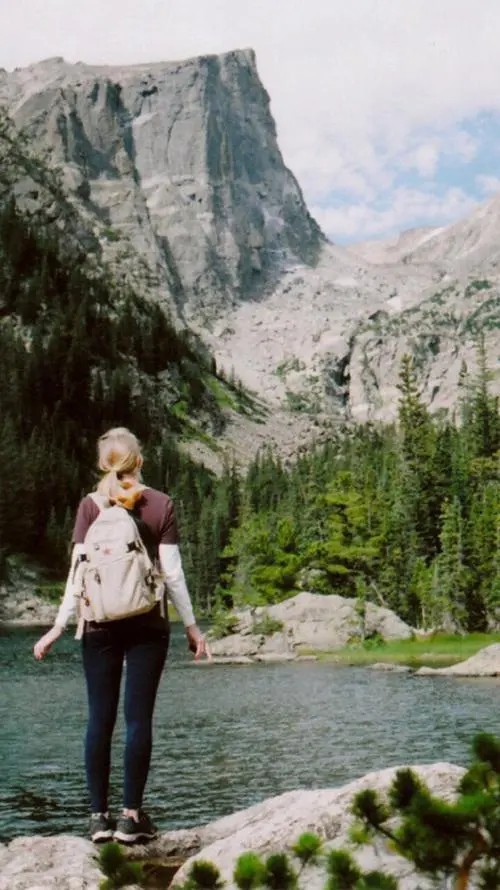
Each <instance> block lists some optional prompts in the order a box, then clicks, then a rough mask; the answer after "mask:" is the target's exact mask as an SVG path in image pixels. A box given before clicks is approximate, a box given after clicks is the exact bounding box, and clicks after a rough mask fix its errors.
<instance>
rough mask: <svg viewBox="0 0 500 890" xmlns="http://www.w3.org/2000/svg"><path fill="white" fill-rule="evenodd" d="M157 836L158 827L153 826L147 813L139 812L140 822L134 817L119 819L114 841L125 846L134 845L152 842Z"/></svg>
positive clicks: (121, 817)
mask: <svg viewBox="0 0 500 890" xmlns="http://www.w3.org/2000/svg"><path fill="white" fill-rule="evenodd" d="M157 834H158V829H157V827H156V825H153V823H152V821H151V819H150V818H149V816H147V815H146V813H144V812H143V811H142V810H139V821H138V822H136V821H135V819H133V818H132V816H120V817H119V819H118V822H117V823H116V830H115V833H114V839H115V841H121V842H122V843H124V844H134V843H136V842H137V841H151V840H153V838H155V837H156V836H157Z"/></svg>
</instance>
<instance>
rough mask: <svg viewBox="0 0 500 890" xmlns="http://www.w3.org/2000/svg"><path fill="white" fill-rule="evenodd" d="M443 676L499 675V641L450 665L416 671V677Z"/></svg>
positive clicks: (422, 668)
mask: <svg viewBox="0 0 500 890" xmlns="http://www.w3.org/2000/svg"><path fill="white" fill-rule="evenodd" d="M430 675H432V676H434V675H437V676H443V677H500V643H492V644H491V646H485V647H484V649H480V650H479V652H476V654H475V655H471V657H470V658H467V659H466V660H465V661H461V662H459V664H453V665H450V667H442V668H432V667H421V668H419V670H418V671H416V676H417V677H426V676H430Z"/></svg>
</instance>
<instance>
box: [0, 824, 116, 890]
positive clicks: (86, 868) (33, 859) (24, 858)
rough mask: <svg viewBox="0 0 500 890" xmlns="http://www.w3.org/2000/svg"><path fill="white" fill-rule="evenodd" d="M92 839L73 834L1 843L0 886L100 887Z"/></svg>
mask: <svg viewBox="0 0 500 890" xmlns="http://www.w3.org/2000/svg"><path fill="white" fill-rule="evenodd" d="M94 856H95V848H94V847H93V845H92V844H91V843H90V841H85V840H83V838H79V837H72V836H70V835H68V836H65V835H56V836H55V837H18V838H16V839H15V840H13V841H11V843H10V844H8V845H5V846H3V845H2V846H1V847H0V890H42V888H43V890H45V888H47V890H48V888H54V887H57V888H58V890H83V888H87V890H98V887H99V883H100V881H101V880H102V873H101V872H100V871H99V869H98V868H97V865H96V862H95V860H94Z"/></svg>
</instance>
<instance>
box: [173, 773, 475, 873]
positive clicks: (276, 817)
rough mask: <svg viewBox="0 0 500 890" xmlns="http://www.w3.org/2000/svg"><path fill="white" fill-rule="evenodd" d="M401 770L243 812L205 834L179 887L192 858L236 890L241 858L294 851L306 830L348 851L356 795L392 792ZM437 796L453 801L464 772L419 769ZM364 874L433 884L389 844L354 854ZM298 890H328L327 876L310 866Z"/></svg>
mask: <svg viewBox="0 0 500 890" xmlns="http://www.w3.org/2000/svg"><path fill="white" fill-rule="evenodd" d="M396 769H397V768H396V767H394V768H390V769H385V770H381V771H379V772H373V773H369V774H368V775H366V776H364V777H363V778H362V779H357V780H356V781H354V782H350V783H349V784H348V785H345V786H343V787H341V788H328V789H318V790H300V791H288V792H286V793H285V794H281V795H279V796H278V797H273V798H270V799H269V800H265V801H263V802H262V803H259V804H255V805H254V806H252V807H249V808H248V809H246V810H242V811H241V812H239V813H234V814H233V815H231V816H226V817H224V818H222V819H218V820H217V821H215V822H212V823H210V824H209V825H207V826H206V827H205V828H204V829H201V831H200V840H201V843H202V849H201V850H200V852H199V853H198V854H197V855H196V856H195V857H192V858H190V859H188V860H187V862H186V863H185V864H184V865H183V866H182V868H181V869H180V870H179V872H178V873H177V874H176V876H175V878H174V880H173V884H172V886H173V887H178V886H179V885H180V884H182V882H183V880H185V879H186V875H187V873H188V871H189V868H190V866H191V863H192V862H193V859H195V858H200V859H207V860H210V861H212V862H214V863H215V864H216V865H217V866H218V867H219V869H220V871H221V873H222V877H223V879H224V880H225V881H226V882H227V883H225V884H224V887H225V890H235V887H236V885H235V884H234V883H233V881H232V873H233V869H234V865H235V862H236V859H237V858H238V856H239V855H240V854H241V853H244V852H246V851H247V850H253V851H255V852H256V853H258V854H261V855H264V856H266V855H268V854H269V853H272V852H278V851H283V850H289V849H290V847H291V845H292V844H293V843H294V842H295V841H296V840H297V838H298V837H299V836H300V834H301V833H302V832H304V831H313V832H316V833H317V834H319V835H320V837H321V838H322V839H323V840H324V843H325V849H326V850H329V849H332V848H334V847H335V848H340V847H342V848H349V847H351V844H350V842H349V828H350V826H351V825H352V822H353V816H352V815H351V813H350V807H351V804H352V800H353V797H354V795H355V794H357V793H358V792H359V791H361V790H363V789H365V788H373V789H375V790H377V791H379V792H381V793H385V792H386V791H387V788H388V786H389V785H390V783H391V781H392V779H393V777H394V775H395V772H396ZM415 770H416V772H417V773H418V774H419V775H420V776H421V778H422V779H423V780H424V781H426V782H427V783H428V785H429V787H430V788H431V790H432V792H433V793H435V794H437V795H440V796H441V795H442V796H444V797H446V798H448V799H450V798H451V797H452V796H453V793H454V791H455V788H456V786H457V784H458V781H459V779H460V778H461V776H462V775H463V772H464V770H463V769H462V768H461V767H458V766H454V765H453V764H450V763H436V764H432V765H427V766H417V767H415ZM354 855H355V857H356V859H357V860H358V862H359V863H360V865H361V866H362V867H363V868H364V869H367V870H369V869H381V870H383V871H387V872H388V873H390V874H393V875H394V876H396V877H397V878H398V879H399V881H400V883H399V888H400V890H430V888H431V887H432V886H433V884H432V882H430V881H425V880H424V879H422V877H417V876H416V875H415V873H414V872H413V869H412V867H411V865H410V864H409V863H408V862H407V861H406V860H405V859H402V858H401V857H399V856H396V855H395V854H394V853H393V852H391V851H390V849H389V848H388V847H387V845H386V844H385V843H383V842H381V841H380V842H379V841H377V845H376V847H373V846H367V847H361V848H359V849H358V850H357V851H356V852H355V853H354ZM298 886H299V888H304V890H305V888H307V890H323V888H324V886H325V873H324V871H323V870H322V869H320V868H315V867H309V868H306V869H304V871H303V872H302V873H301V876H300V881H299V885H298Z"/></svg>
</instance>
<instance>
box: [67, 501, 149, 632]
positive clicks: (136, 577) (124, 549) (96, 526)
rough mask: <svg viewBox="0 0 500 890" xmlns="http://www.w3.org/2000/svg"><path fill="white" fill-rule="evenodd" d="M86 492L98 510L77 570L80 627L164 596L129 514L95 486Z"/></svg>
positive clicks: (118, 616)
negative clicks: (95, 488) (90, 491)
mask: <svg viewBox="0 0 500 890" xmlns="http://www.w3.org/2000/svg"><path fill="white" fill-rule="evenodd" d="M90 497H91V498H92V499H93V501H94V502H95V503H96V504H97V506H98V507H99V515H98V516H97V518H96V519H95V520H94V522H93V523H92V525H91V526H90V527H89V529H88V531H87V534H86V535H85V541H84V552H83V553H82V554H81V556H80V560H79V562H78V565H77V568H76V570H75V576H77V577H75V578H74V584H75V589H76V591H77V596H78V609H77V611H78V614H79V619H80V621H79V626H80V627H82V626H83V622H84V621H99V622H102V621H116V620H119V619H121V618H129V617H131V616H132V615H140V614H141V613H143V612H149V611H150V610H151V609H152V608H153V607H154V606H155V604H156V603H157V602H159V601H160V600H162V598H163V582H162V580H161V577H160V575H159V573H158V571H157V570H156V568H155V566H154V564H153V562H152V560H151V557H150V556H149V553H148V551H147V548H146V546H145V544H144V541H143V540H142V537H141V535H140V533H139V529H138V526H137V524H136V522H135V521H134V519H133V518H132V515H131V514H130V513H129V511H128V510H126V509H125V507H121V506H119V505H118V504H115V505H113V506H111V505H110V504H109V503H108V502H107V501H106V499H105V498H103V497H101V496H100V495H98V494H95V493H94V492H92V494H91V495H90Z"/></svg>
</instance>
